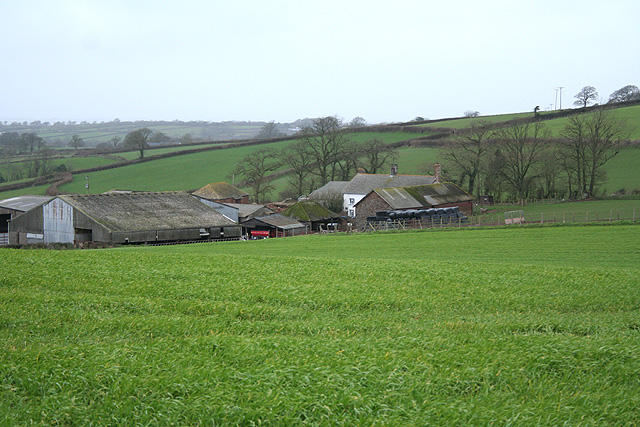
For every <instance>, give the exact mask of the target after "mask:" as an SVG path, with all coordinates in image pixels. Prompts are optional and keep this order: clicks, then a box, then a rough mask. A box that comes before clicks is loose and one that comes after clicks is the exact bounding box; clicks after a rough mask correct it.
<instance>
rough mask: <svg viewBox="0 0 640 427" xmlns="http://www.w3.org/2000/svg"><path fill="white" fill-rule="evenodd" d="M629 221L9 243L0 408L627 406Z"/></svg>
mask: <svg viewBox="0 0 640 427" xmlns="http://www.w3.org/2000/svg"><path fill="white" fill-rule="evenodd" d="M639 238H640V227H637V226H606V227H605V226H602V227H556V228H537V229H531V228H522V229H506V230H505V229H501V230H464V231H446V232H416V233H404V234H399V233H396V234H374V235H339V236H308V237H297V238H287V239H270V240H265V241H254V242H236V243H214V244H203V245H192V246H180V247H177V246H174V247H139V248H123V249H115V250H92V251H90V250H86V251H43V250H26V251H25V250H7V249H0V256H1V257H2V259H3V262H2V263H1V264H0V277H1V278H0V307H1V308H2V309H1V310H0V358H1V359H2V361H3V362H2V364H0V376H1V377H2V379H3V380H2V383H1V385H0V423H1V424H3V425H172V424H173V425H278V426H280V425H349V426H351V425H398V426H404V425H523V426H528V425H571V426H578V425H579V426H591V425H593V426H603V425H637V424H638V423H640V414H639V413H638V411H637V408H638V406H639V405H640V374H639V372H640V356H639V354H640V352H639V350H640V287H639V286H638V285H640V279H639V276H640V274H639V273H640V269H639V267H638V266H640V251H639V249H638V245H637V242H638V240H639ZM390 248H392V249H391V250H390Z"/></svg>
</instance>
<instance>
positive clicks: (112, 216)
mask: <svg viewBox="0 0 640 427" xmlns="http://www.w3.org/2000/svg"><path fill="white" fill-rule="evenodd" d="M28 235H32V236H34V235H35V236H38V237H37V240H39V241H41V242H44V243H54V242H58V243H77V242H84V241H93V242H104V243H148V242H168V241H190V240H202V239H220V238H230V237H231V238H239V237H240V236H241V228H240V226H239V225H237V224H236V223H234V222H233V221H231V220H230V219H228V218H227V217H225V216H224V215H222V214H220V213H219V212H216V211H215V210H214V209H212V208H210V207H208V206H206V205H205V204H203V203H201V202H199V201H198V200H197V199H196V198H194V197H192V196H191V195H190V194H188V193H185V192H140V193H111V194H93V195H61V196H57V197H56V198H54V199H52V200H50V201H49V202H47V203H44V204H43V205H42V206H41V207H39V208H36V209H32V210H31V211H29V212H27V213H25V214H24V215H22V216H20V217H17V218H15V219H13V220H11V222H10V223H9V240H10V242H11V243H27V237H28Z"/></svg>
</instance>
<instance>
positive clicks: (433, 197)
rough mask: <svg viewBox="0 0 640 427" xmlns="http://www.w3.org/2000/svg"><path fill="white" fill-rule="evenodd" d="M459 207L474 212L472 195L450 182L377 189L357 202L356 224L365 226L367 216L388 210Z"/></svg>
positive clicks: (358, 226)
mask: <svg viewBox="0 0 640 427" xmlns="http://www.w3.org/2000/svg"><path fill="white" fill-rule="evenodd" d="M453 206H458V207H459V208H460V210H461V211H462V212H465V213H471V211H472V210H473V197H472V196H471V195H469V194H468V193H466V192H465V191H464V190H462V189H461V188H460V187H458V186H457V185H455V184H453V183H451V182H442V183H437V184H429V185H417V186H408V187H394V188H377V189H375V190H373V191H371V192H370V193H369V194H367V195H366V196H365V197H364V198H363V199H362V200H360V201H359V202H358V203H356V209H357V213H358V214H357V216H356V218H355V227H356V229H357V230H360V229H362V228H363V227H364V225H365V223H366V221H367V217H372V216H376V212H380V211H388V210H409V209H426V208H446V207H453Z"/></svg>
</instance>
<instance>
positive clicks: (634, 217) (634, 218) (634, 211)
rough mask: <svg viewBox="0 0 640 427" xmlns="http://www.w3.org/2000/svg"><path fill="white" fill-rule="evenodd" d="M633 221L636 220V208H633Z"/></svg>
mask: <svg viewBox="0 0 640 427" xmlns="http://www.w3.org/2000/svg"><path fill="white" fill-rule="evenodd" d="M633 222H636V210H635V209H634V210H633Z"/></svg>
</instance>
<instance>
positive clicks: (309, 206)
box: [282, 200, 340, 231]
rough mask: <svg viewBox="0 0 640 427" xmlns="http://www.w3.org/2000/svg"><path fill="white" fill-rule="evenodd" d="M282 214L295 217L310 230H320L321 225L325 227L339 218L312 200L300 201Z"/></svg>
mask: <svg viewBox="0 0 640 427" xmlns="http://www.w3.org/2000/svg"><path fill="white" fill-rule="evenodd" d="M282 215H285V216H288V217H291V218H295V219H296V220H298V221H300V222H301V223H303V224H305V225H307V226H308V227H309V229H310V230H311V231H320V229H321V227H323V226H324V228H325V229H326V228H327V226H328V224H335V223H337V222H338V221H339V220H340V215H338V214H337V213H335V212H332V211H330V210H329V209H327V208H325V207H324V206H322V205H321V204H320V203H318V202H314V201H312V200H303V201H300V202H298V203H296V204H294V205H292V206H290V207H289V208H288V209H286V210H284V211H282Z"/></svg>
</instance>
